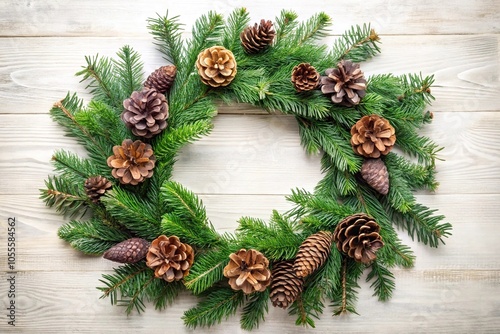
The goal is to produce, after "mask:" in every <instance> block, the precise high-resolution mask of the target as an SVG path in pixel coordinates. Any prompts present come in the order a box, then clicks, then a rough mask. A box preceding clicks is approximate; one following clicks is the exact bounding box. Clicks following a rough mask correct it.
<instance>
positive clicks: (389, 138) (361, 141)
mask: <svg viewBox="0 0 500 334" xmlns="http://www.w3.org/2000/svg"><path fill="white" fill-rule="evenodd" d="M395 142H396V130H395V129H394V128H393V127H392V125H391V124H390V123H389V121H388V120H386V119H385V118H383V117H380V116H378V115H369V116H363V117H362V118H361V119H360V120H359V121H357V122H356V124H354V125H353V126H352V128H351V145H352V148H353V149H354V152H356V153H357V154H359V155H362V156H365V157H367V158H379V157H380V155H387V153H389V152H390V151H391V150H392V147H393V146H394V143H395Z"/></svg>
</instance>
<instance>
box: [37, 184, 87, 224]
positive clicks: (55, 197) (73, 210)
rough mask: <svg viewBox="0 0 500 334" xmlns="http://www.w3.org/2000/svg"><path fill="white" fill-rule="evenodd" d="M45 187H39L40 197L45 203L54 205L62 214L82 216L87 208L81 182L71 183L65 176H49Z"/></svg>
mask: <svg viewBox="0 0 500 334" xmlns="http://www.w3.org/2000/svg"><path fill="white" fill-rule="evenodd" d="M45 187H46V189H40V199H42V200H43V201H44V202H45V205H47V206H49V207H54V208H55V209H56V211H57V212H59V213H61V214H63V215H64V216H69V217H74V216H77V215H81V216H83V215H84V214H85V211H86V210H87V204H88V203H87V201H88V197H87V196H86V195H85V194H84V193H83V184H75V183H72V180H71V179H70V178H68V177H67V176H49V177H48V178H47V180H46V181H45Z"/></svg>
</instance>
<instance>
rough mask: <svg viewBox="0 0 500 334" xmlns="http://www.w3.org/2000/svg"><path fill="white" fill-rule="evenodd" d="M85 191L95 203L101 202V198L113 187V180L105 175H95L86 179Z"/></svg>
mask: <svg viewBox="0 0 500 334" xmlns="http://www.w3.org/2000/svg"><path fill="white" fill-rule="evenodd" d="M84 187H85V193H86V194H87V196H88V197H89V198H90V199H91V200H92V202H94V203H96V204H97V203H99V199H100V198H101V196H102V195H104V193H105V192H106V190H108V189H110V188H111V182H110V181H108V179H106V178H105V177H103V176H100V175H98V176H93V177H89V178H88V179H86V180H85V184H84Z"/></svg>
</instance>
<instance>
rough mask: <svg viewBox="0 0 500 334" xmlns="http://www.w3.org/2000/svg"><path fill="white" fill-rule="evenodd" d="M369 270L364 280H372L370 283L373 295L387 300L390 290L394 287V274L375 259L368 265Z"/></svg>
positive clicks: (381, 299) (390, 293)
mask: <svg viewBox="0 0 500 334" xmlns="http://www.w3.org/2000/svg"><path fill="white" fill-rule="evenodd" d="M370 269H371V271H370V272H369V273H368V275H367V276H366V281H367V282H369V281H371V280H374V281H373V282H372V284H371V285H370V287H371V288H373V290H374V291H375V292H374V294H373V295H374V296H378V300H380V301H387V300H389V299H391V297H392V292H393V291H394V289H395V288H396V283H395V282H394V275H393V274H392V273H391V272H390V271H389V269H387V268H386V267H384V266H383V265H382V264H380V261H375V262H373V263H372V264H371V265H370Z"/></svg>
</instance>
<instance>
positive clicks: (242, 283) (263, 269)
mask: <svg viewBox="0 0 500 334" xmlns="http://www.w3.org/2000/svg"><path fill="white" fill-rule="evenodd" d="M224 276H225V277H227V278H229V285H230V286H231V288H232V289H233V290H242V291H243V292H244V293H245V294H249V293H252V292H254V291H259V292H262V291H264V290H265V289H266V287H267V286H268V285H269V283H270V282H271V271H270V270H269V260H268V259H267V258H266V257H265V256H264V255H263V254H262V253H261V252H259V251H257V250H255V249H249V250H246V249H240V250H239V251H237V252H236V253H231V254H230V255H229V263H228V264H227V266H225V267H224Z"/></svg>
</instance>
